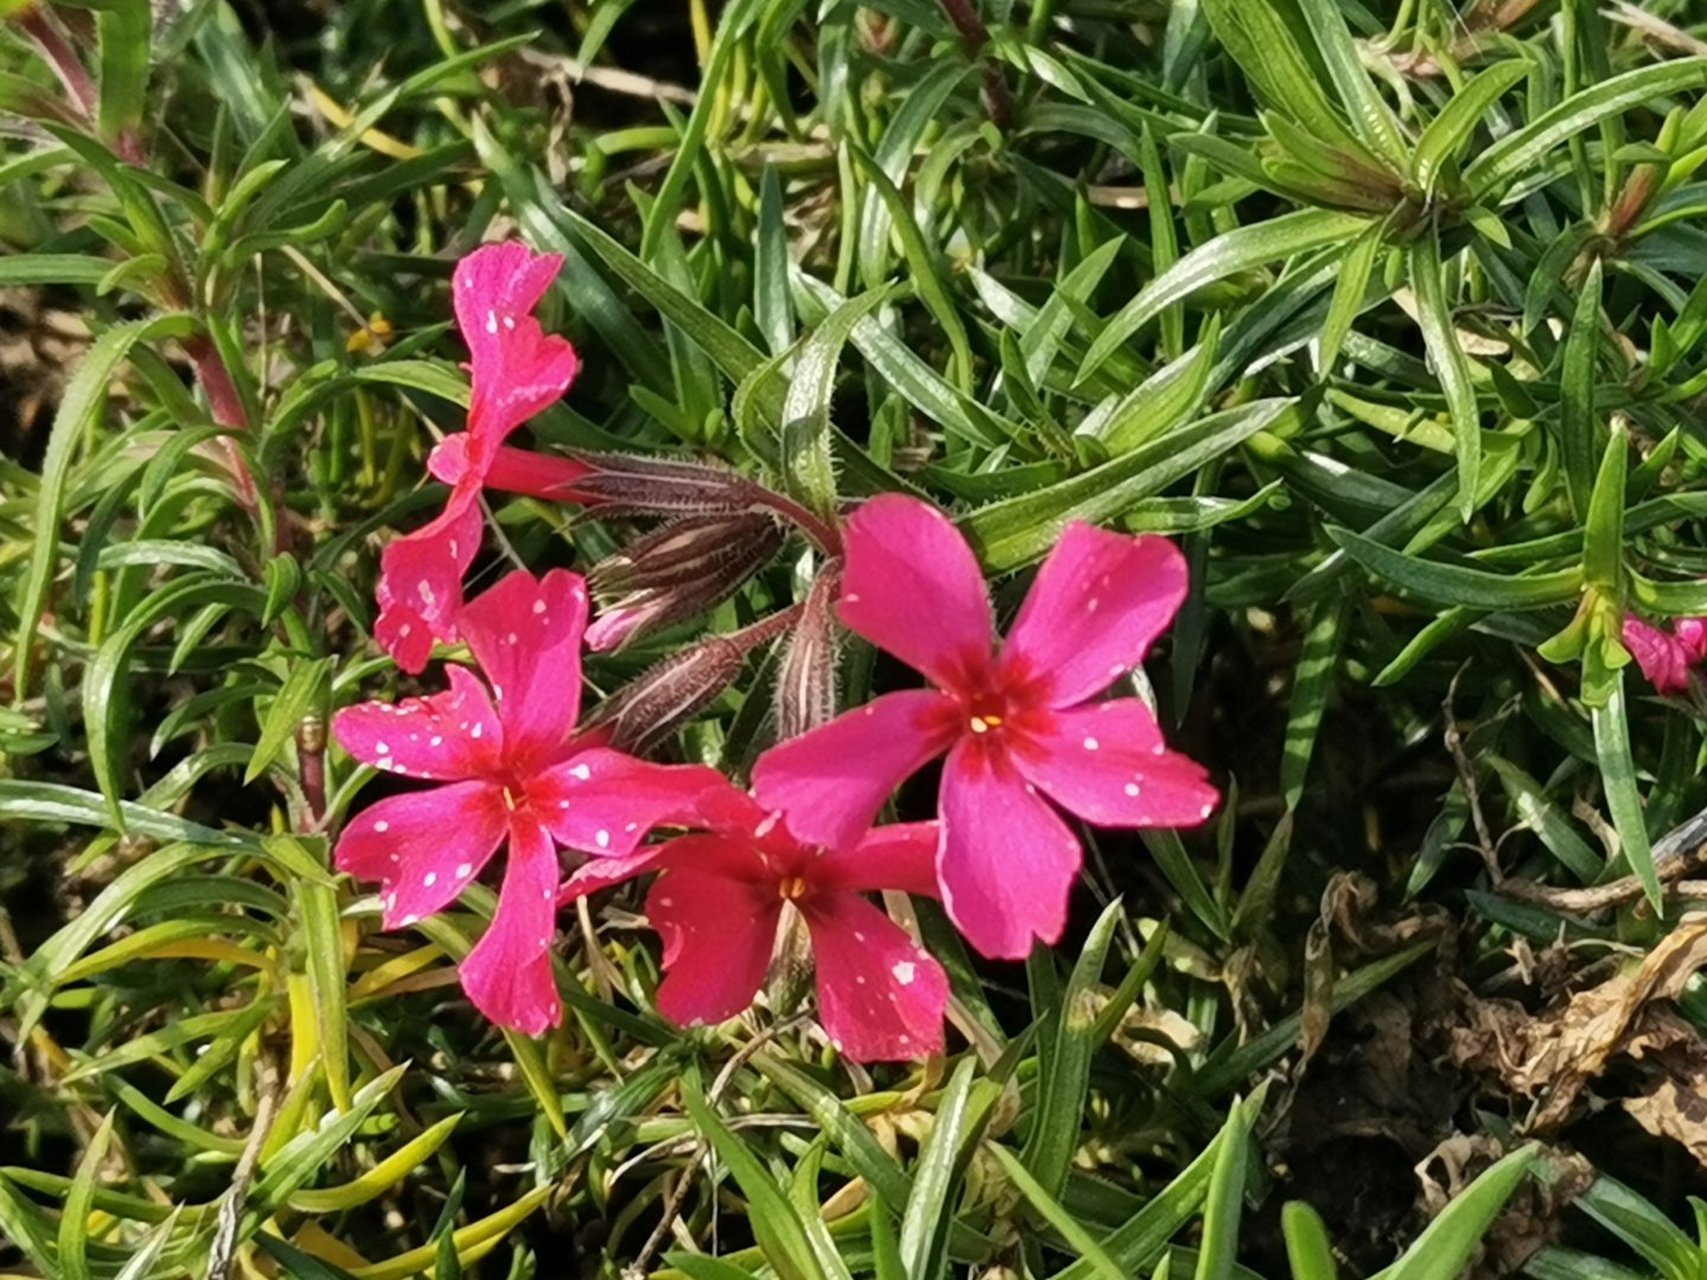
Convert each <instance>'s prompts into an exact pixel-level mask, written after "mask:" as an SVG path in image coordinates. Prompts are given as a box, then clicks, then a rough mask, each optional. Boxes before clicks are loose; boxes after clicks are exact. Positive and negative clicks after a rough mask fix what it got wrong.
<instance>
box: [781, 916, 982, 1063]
mask: <svg viewBox="0 0 1707 1280" xmlns="http://www.w3.org/2000/svg"><path fill="white" fill-rule="evenodd" d="M808 902H809V904H810V905H808V906H806V907H805V909H804V911H803V912H802V914H804V915H805V917H806V924H807V927H808V928H809V929H810V930H811V933H812V954H813V957H814V959H815V961H816V963H817V969H818V1017H819V1020H820V1021H821V1022H822V1023H823V1024H824V1031H825V1032H826V1033H827V1034H828V1035H829V1037H830V1043H831V1044H833V1045H834V1046H835V1047H836V1048H837V1049H838V1050H839V1051H841V1052H842V1053H844V1054H846V1055H847V1056H848V1057H850V1058H852V1059H853V1060H854V1061H856V1062H894V1061H901V1060H905V1059H911V1058H922V1057H924V1056H925V1055H927V1054H932V1053H939V1052H941V1050H942V1011H943V1008H944V1007H945V1006H946V1005H947V1004H948V979H947V977H945V976H944V974H943V971H942V966H941V965H939V964H938V963H937V962H936V961H935V960H933V959H931V957H930V956H929V955H928V954H927V953H926V952H925V951H924V950H922V949H921V948H920V947H919V946H918V944H917V943H915V942H914V941H913V940H912V939H911V938H909V937H908V936H907V934H906V932H905V931H904V930H902V929H901V928H900V926H898V925H897V924H895V923H894V921H892V920H890V919H889V917H888V916H886V915H884V914H883V913H882V912H881V911H879V910H878V909H877V908H876V907H874V906H872V905H871V903H869V902H867V901H866V900H865V899H864V898H861V897H859V896H857V895H855V894H851V893H832V894H825V895H823V896H822V897H817V898H812V899H808Z"/></svg>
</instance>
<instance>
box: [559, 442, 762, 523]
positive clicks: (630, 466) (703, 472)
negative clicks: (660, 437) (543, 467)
mask: <svg viewBox="0 0 1707 1280" xmlns="http://www.w3.org/2000/svg"><path fill="white" fill-rule="evenodd" d="M577 457H578V458H579V460H580V461H581V462H583V463H585V464H586V465H587V466H588V467H589V468H590V469H591V473H592V474H590V475H589V476H588V477H587V478H586V479H585V480H583V481H582V482H581V483H580V484H579V485H578V488H579V489H580V490H581V491H582V493H584V494H585V495H586V497H585V501H586V502H587V504H588V505H589V506H596V507H597V508H598V509H599V514H600V515H601V516H616V515H726V516H727V515H739V514H741V513H743V512H750V511H754V510H757V509H760V508H762V507H763V505H764V504H763V502H762V501H760V500H759V499H761V498H762V496H763V494H762V492H761V491H760V490H759V487H758V486H757V485H755V484H754V483H753V482H752V481H751V480H749V479H747V478H746V477H745V476H743V475H742V474H741V473H740V472H738V471H732V470H730V469H729V468H728V467H724V466H720V465H718V464H716V463H710V462H685V461H682V460H681V459H677V458H652V457H646V456H644V455H641V454H634V453H587V454H580V455H577Z"/></svg>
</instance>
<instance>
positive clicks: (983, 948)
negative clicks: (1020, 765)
mask: <svg viewBox="0 0 1707 1280" xmlns="http://www.w3.org/2000/svg"><path fill="white" fill-rule="evenodd" d="M941 809H942V850H941V852H940V854H939V855H938V858H937V876H938V879H939V880H940V882H941V885H942V904H943V906H944V907H945V908H947V910H948V914H949V918H950V919H952V920H953V921H954V923H955V925H956V927H958V928H959V930H960V932H961V933H963V934H964V935H965V936H966V940H967V941H968V942H970V943H971V944H972V945H973V946H974V947H976V948H977V949H978V951H979V952H980V953H982V954H983V955H986V956H989V957H990V958H992V959H1002V960H1022V959H1024V958H1025V957H1026V956H1027V955H1029V954H1030V952H1031V945H1032V940H1033V939H1036V940H1038V941H1041V942H1045V943H1054V942H1055V941H1056V940H1057V939H1059V938H1060V936H1061V930H1062V928H1063V927H1065V925H1066V923H1067V898H1068V895H1069V894H1070V893H1071V892H1072V888H1073V880H1074V878H1075V877H1076V876H1077V875H1078V872H1079V864H1080V862H1081V861H1082V860H1083V853H1082V851H1081V850H1080V848H1079V841H1078V837H1077V836H1075V835H1074V834H1073V833H1072V832H1071V831H1069V830H1068V829H1067V826H1066V824H1065V823H1063V822H1062V821H1061V819H1060V818H1059V817H1057V816H1056V814H1055V811H1054V810H1053V809H1051V808H1050V807H1049V806H1048V805H1047V804H1045V803H1044V802H1043V801H1042V800H1041V799H1039V798H1038V796H1037V795H1036V794H1035V793H1034V792H1033V791H1032V789H1031V788H1030V787H1029V786H1028V785H1027V784H1026V782H1025V780H1024V779H1023V778H1021V777H1020V776H1019V774H1017V773H1016V772H1015V771H1014V768H1013V765H1012V764H1011V763H1009V762H1008V760H1007V759H1006V757H1005V756H1004V755H1003V754H1002V753H1001V752H1000V751H999V750H992V749H990V748H989V747H987V746H985V745H984V744H983V743H982V742H981V741H979V740H977V739H972V738H968V739H965V740H963V741H961V742H960V743H959V744H958V745H957V746H956V747H955V748H954V750H953V751H951V752H949V753H948V763H947V764H946V765H945V766H944V767H943V773H942V798H941Z"/></svg>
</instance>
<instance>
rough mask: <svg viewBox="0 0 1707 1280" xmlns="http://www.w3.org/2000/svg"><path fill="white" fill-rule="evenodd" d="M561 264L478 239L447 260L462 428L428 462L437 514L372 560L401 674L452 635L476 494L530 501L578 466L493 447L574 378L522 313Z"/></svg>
mask: <svg viewBox="0 0 1707 1280" xmlns="http://www.w3.org/2000/svg"><path fill="white" fill-rule="evenodd" d="M562 265H563V259H562V258H561V257H560V256H558V255H556V254H545V255H540V256H535V255H534V254H533V253H531V252H529V251H528V249H527V248H526V246H524V245H521V244H516V243H506V244H489V245H484V246H482V247H481V248H479V249H476V250H475V251H474V252H473V253H471V254H469V255H468V256H467V257H466V258H464V259H463V260H462V261H461V262H459V263H458V264H457V267H456V272H455V276H454V279H453V281H452V286H451V292H452V300H453V301H454V303H455V304H456V321H457V326H458V328H460V329H461V330H462V338H463V341H464V342H466V343H467V344H468V351H469V364H468V368H469V371H470V377H471V380H472V383H473V385H472V389H471V399H470V402H469V407H468V430H467V431H466V432H459V433H457V434H455V435H452V436H449V437H447V438H446V439H445V440H444V441H443V442H441V443H440V444H439V446H438V448H436V449H435V450H434V451H433V455H432V457H431V458H430V459H429V461H428V464H427V465H428V469H429V470H431V471H432V473H433V475H435V476H436V477H438V479H440V480H442V481H444V482H445V483H446V484H449V485H450V486H451V494H450V498H449V500H448V501H447V502H446V503H445V509H444V511H443V513H442V514H440V515H439V516H438V518H437V519H435V520H433V521H432V522H431V523H430V524H428V525H426V526H424V527H423V528H421V529H418V530H417V531H416V532H414V533H412V534H409V535H407V536H405V537H402V538H398V539H397V540H396V541H394V542H392V543H391V544H390V545H389V546H387V547H386V548H385V551H384V552H383V553H382V555H381V557H380V569H381V572H380V579H379V587H378V589H377V590H376V591H375V593H374V594H375V597H376V598H377V599H378V601H379V607H380V614H379V620H378V622H377V623H376V624H375V626H374V636H375V638H376V639H377V640H378V641H379V643H380V644H381V645H382V646H383V647H384V648H385V650H386V652H388V653H390V654H391V655H392V657H394V658H395V659H396V660H397V665H398V666H400V667H402V668H403V669H404V670H405V671H409V672H419V671H420V670H421V669H422V668H424V667H425V666H426V665H427V658H428V657H429V656H430V655H431V653H432V649H433V642H434V641H435V640H447V641H448V640H455V639H456V638H457V637H458V628H457V613H458V611H459V610H460V609H461V607H462V578H463V575H464V574H465V573H467V572H468V567H469V565H470V564H472V563H473V562H474V557H475V554H476V553H477V552H478V551H479V549H480V535H481V523H480V501H479V499H480V491H481V489H482V488H484V487H486V486H491V487H493V488H499V489H505V490H508V491H510V492H516V493H527V494H532V495H534V496H538V497H555V498H572V497H574V496H575V495H574V491H573V485H574V482H575V481H576V480H577V479H579V478H580V477H581V476H584V475H586V474H587V472H588V470H589V468H588V467H587V466H586V465H585V464H584V463H580V462H576V461H574V460H572V459H568V458H556V457H552V456H550V455H547V454H541V453H530V452H528V451H526V450H523V449H513V448H510V447H508V446H507V445H505V444H504V441H505V440H506V439H507V438H508V437H509V435H510V433H511V432H513V431H514V430H515V429H516V428H517V427H519V426H521V425H522V423H524V422H526V421H527V420H528V419H529V418H531V417H533V416H534V414H536V413H538V412H539V411H540V410H541V409H544V408H546V407H547V406H548V405H550V404H551V403H552V402H553V401H555V400H556V399H557V398H558V397H559V396H561V395H562V394H563V393H564V391H566V390H567V389H568V387H569V384H570V382H571V381H573V380H574V377H575V371H576V369H577V368H578V367H579V361H578V359H577V357H576V355H575V349H574V348H573V347H571V346H570V345H569V343H568V342H567V341H566V340H565V339H563V338H560V337H557V336H556V335H548V334H546V333H545V332H544V331H542V330H541V328H540V326H539V321H538V320H537V319H535V318H534V316H533V314H532V313H533V309H534V308H535V307H536V306H538V305H539V300H540V299H541V298H542V297H543V296H544V295H545V291H546V290H547V289H549V288H550V287H551V282H552V281H553V280H554V279H556V278H557V272H558V269H559V268H560V267H561V266H562Z"/></svg>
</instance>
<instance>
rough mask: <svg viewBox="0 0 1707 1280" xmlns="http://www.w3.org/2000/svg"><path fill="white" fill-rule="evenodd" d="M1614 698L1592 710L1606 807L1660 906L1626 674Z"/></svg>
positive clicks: (1614, 687) (1614, 678) (1618, 674)
mask: <svg viewBox="0 0 1707 1280" xmlns="http://www.w3.org/2000/svg"><path fill="white" fill-rule="evenodd" d="M1610 681H1611V697H1609V698H1608V699H1607V701H1606V705H1605V706H1602V707H1593V708H1590V711H1589V715H1590V717H1591V719H1592V723H1593V725H1594V753H1595V757H1596V759H1597V760H1598V761H1599V762H1600V774H1601V781H1602V783H1603V784H1604V786H1605V788H1606V807H1607V809H1608V810H1610V811H1611V814H1612V826H1613V829H1614V830H1616V831H1617V832H1618V841H1619V844H1620V846H1621V847H1622V849H1623V853H1624V861H1625V862H1626V863H1627V864H1628V865H1629V867H1630V870H1631V872H1632V873H1634V875H1635V876H1636V878H1637V879H1638V880H1639V881H1641V884H1642V892H1643V893H1644V894H1646V895H1647V898H1648V901H1649V902H1650V903H1652V904H1653V908H1654V910H1655V911H1659V910H1660V909H1661V906H1660V879H1659V875H1658V874H1657V873H1656V872H1655V871H1654V851H1653V848H1652V847H1651V846H1650V845H1649V843H1648V827H1647V819H1646V817H1645V816H1644V814H1643V812H1642V795H1641V791H1640V790H1639V788H1638V786H1637V783H1636V764H1635V761H1634V760H1633V759H1632V758H1631V755H1630V723H1629V719H1628V716H1627V712H1626V709H1625V700H1624V672H1623V671H1621V670H1620V671H1615V672H1613V673H1612V674H1611V677H1610Z"/></svg>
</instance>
